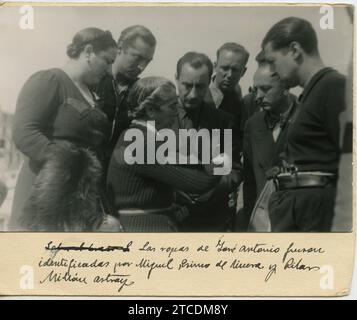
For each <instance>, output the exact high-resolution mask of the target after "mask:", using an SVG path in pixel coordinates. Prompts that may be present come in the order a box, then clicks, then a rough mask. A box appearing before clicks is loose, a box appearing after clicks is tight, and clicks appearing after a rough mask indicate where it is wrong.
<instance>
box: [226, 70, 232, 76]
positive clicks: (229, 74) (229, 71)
mask: <svg viewBox="0 0 357 320" xmlns="http://www.w3.org/2000/svg"><path fill="white" fill-rule="evenodd" d="M226 77H227V78H231V77H232V69H229V70H228V71H227V72H226Z"/></svg>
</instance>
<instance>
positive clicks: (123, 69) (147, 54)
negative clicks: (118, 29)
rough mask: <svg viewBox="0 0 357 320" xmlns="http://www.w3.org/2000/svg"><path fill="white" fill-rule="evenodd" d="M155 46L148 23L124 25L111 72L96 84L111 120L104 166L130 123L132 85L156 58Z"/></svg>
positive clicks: (101, 103)
mask: <svg viewBox="0 0 357 320" xmlns="http://www.w3.org/2000/svg"><path fill="white" fill-rule="evenodd" d="M155 47H156V39H155V37H154V35H153V34H152V33H151V31H150V30H149V29H147V28H146V27H144V26H140V25H135V26H131V27H128V28H126V29H124V30H123V31H122V33H121V34H120V37H119V40H118V55H117V58H116V59H115V62H114V63H113V66H112V74H111V75H107V76H105V77H104V78H103V79H102V80H101V82H100V83H99V85H98V87H97V90H96V93H97V94H98V96H99V104H100V107H101V109H102V110H103V111H104V113H105V114H106V115H107V116H108V119H109V121H110V122H111V124H112V130H111V136H110V140H109V142H108V143H107V145H106V146H105V150H104V159H103V160H104V166H105V168H106V167H107V165H108V163H109V159H110V157H111V154H112V152H113V149H114V147H115V144H116V142H117V140H118V139H119V137H120V134H121V133H122V132H123V131H124V130H125V129H127V128H128V127H129V125H130V119H129V117H128V95H129V91H130V88H131V87H132V85H133V84H134V83H135V81H137V80H138V78H139V75H140V74H141V73H142V72H143V71H144V70H145V68H146V67H147V65H148V64H149V63H150V61H151V60H152V59H153V56H154V52H155Z"/></svg>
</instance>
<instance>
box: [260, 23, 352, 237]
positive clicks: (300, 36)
mask: <svg viewBox="0 0 357 320" xmlns="http://www.w3.org/2000/svg"><path fill="white" fill-rule="evenodd" d="M262 48H263V49H264V55H265V58H266V60H267V62H268V63H269V64H270V66H271V67H272V69H273V70H274V71H275V72H276V73H277V74H278V75H279V77H280V78H281V80H282V81H283V82H284V83H285V84H286V86H287V87H288V88H293V87H296V86H301V87H303V88H304V90H303V93H302V95H301V97H300V99H299V108H298V112H297V114H296V116H294V118H293V121H292V123H291V124H290V125H289V128H288V134H287V148H286V152H285V154H286V156H285V157H284V159H282V160H284V161H283V162H282V165H281V168H280V170H281V171H282V173H284V174H278V175H276V176H275V178H274V180H275V182H276V184H277V186H278V188H279V189H278V191H276V192H274V193H273V195H272V197H271V198H270V203H269V215H270V219H271V226H272V231H281V232H289V231H292V232H296V231H302V232H307V231H315V232H316V231H320V232H326V231H330V230H331V224H332V219H333V215H334V202H335V196H336V180H337V171H338V161H339V156H340V150H339V114H340V113H341V112H342V111H343V110H344V109H345V82H346V79H345V77H344V76H342V75H341V74H339V73H338V72H337V71H335V70H333V69H332V68H329V67H326V66H325V65H324V63H323V61H322V59H321V57H320V54H319V50H318V46H317V36H316V32H315V30H314V29H313V27H312V25H311V23H309V22H308V21H306V20H304V19H300V18H295V17H290V18H286V19H283V20H281V21H279V22H278V23H276V24H275V25H274V26H273V27H272V28H271V29H270V30H269V31H268V33H267V34H266V36H265V38H264V39H263V42H262ZM351 214H352V213H351Z"/></svg>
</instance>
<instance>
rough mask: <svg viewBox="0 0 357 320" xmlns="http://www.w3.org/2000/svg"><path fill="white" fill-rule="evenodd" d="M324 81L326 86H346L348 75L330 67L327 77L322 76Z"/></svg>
mask: <svg viewBox="0 0 357 320" xmlns="http://www.w3.org/2000/svg"><path fill="white" fill-rule="evenodd" d="M322 82H323V83H324V84H325V85H326V86H334V87H336V86H342V87H344V86H345V83H346V76H345V75H343V74H341V73H339V72H338V71H337V70H335V69H332V68H329V69H328V72H326V74H325V77H323V78H322Z"/></svg>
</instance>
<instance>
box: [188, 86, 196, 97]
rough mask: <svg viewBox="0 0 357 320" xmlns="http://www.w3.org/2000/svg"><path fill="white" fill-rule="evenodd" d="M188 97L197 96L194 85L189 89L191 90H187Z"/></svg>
mask: <svg viewBox="0 0 357 320" xmlns="http://www.w3.org/2000/svg"><path fill="white" fill-rule="evenodd" d="M188 98H191V99H192V98H197V90H196V88H195V87H193V88H192V89H191V91H190V92H189V94H188Z"/></svg>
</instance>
